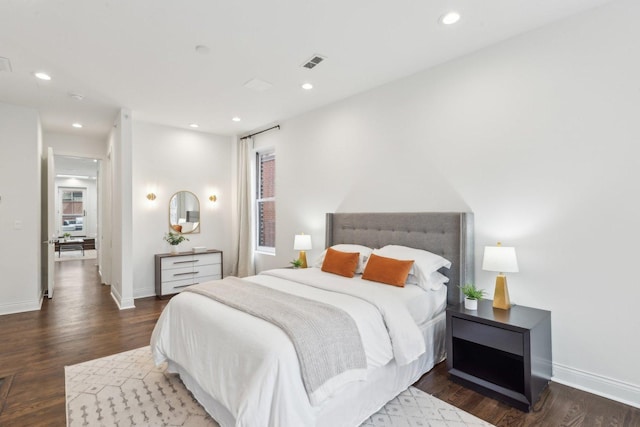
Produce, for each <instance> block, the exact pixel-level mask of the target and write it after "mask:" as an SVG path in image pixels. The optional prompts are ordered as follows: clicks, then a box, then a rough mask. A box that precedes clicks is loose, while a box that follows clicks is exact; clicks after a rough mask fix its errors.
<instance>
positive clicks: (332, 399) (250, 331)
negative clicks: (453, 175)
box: [151, 212, 474, 427]
mask: <svg viewBox="0 0 640 427" xmlns="http://www.w3.org/2000/svg"><path fill="white" fill-rule="evenodd" d="M325 244H326V246H327V247H328V248H329V247H332V246H334V245H338V244H357V245H363V246H367V247H370V248H382V247H384V246H387V245H401V246H405V247H410V248H415V249H421V250H425V251H429V252H431V253H434V254H437V255H441V256H442V257H444V258H446V259H447V260H449V261H450V262H451V266H450V268H449V269H446V268H443V269H441V270H440V272H441V273H443V274H445V275H446V276H447V277H448V278H449V282H448V284H447V285H446V286H444V287H442V288H441V289H440V290H439V291H438V292H435V291H434V292H433V293H428V296H422V297H421V298H422V299H420V298H417V297H406V295H405V294H406V293H407V292H414V294H415V296H418V294H427V292H425V291H422V290H420V291H419V290H416V289H414V288H413V287H411V286H410V285H407V286H406V287H405V288H395V289H393V288H394V287H392V286H388V285H383V284H378V283H376V284H373V283H372V282H368V281H364V280H362V278H361V277H358V276H357V277H354V278H345V277H338V276H336V277H333V276H335V275H331V274H330V273H326V272H322V271H321V270H320V269H318V268H309V269H304V270H300V271H294V270H292V269H277V270H272V271H269V272H263V273H264V274H260V275H257V276H253V277H250V278H247V280H248V281H251V282H254V283H257V284H259V285H261V286H264V287H270V288H275V289H278V290H281V291H283V292H286V293H291V294H294V295H300V296H302V297H304V298H313V299H315V298H317V299H318V300H322V301H324V302H327V303H329V304H332V305H335V306H337V307H342V308H343V309H344V310H345V311H348V312H349V314H350V315H351V316H352V317H353V319H354V321H355V323H356V325H357V328H358V330H359V332H360V335H361V337H362V343H363V346H364V350H365V352H364V354H365V356H366V373H365V378H364V379H359V380H355V381H353V380H352V381H348V382H345V383H344V384H336V387H335V388H334V389H330V390H327V391H326V393H324V394H319V395H315V394H311V393H309V390H308V388H306V387H307V384H306V383H303V379H302V378H301V376H304V375H301V373H300V372H301V371H300V369H301V368H300V365H299V363H298V357H297V356H296V349H295V348H294V347H293V345H292V344H291V341H290V340H289V338H288V337H287V335H286V334H285V333H284V332H283V331H282V330H281V329H279V328H278V327H276V326H274V325H273V324H271V323H268V322H265V321H264V320H262V319H259V318H256V317H253V316H251V315H250V314H247V313H244V312H241V311H238V310H236V309H234V308H232V307H229V306H227V305H224V304H221V303H219V302H217V301H213V300H210V299H208V298H206V297H204V296H203V295H201V294H198V293H195V292H182V293H181V294H179V295H177V296H176V297H174V298H173V299H172V300H171V302H170V303H169V304H168V305H167V307H166V308H165V310H164V311H163V313H162V315H161V317H160V319H159V320H158V323H157V325H156V327H155V329H154V332H153V335H152V339H151V348H152V352H153V355H154V360H155V362H156V363H162V362H165V361H166V362H168V365H169V368H168V369H169V371H171V372H177V373H179V375H180V377H181V379H182V380H183V382H184V383H185V385H186V386H187V388H188V389H189V390H190V391H191V392H192V393H193V394H194V396H195V397H196V399H197V400H198V401H199V402H200V403H201V404H202V405H203V406H204V408H205V409H206V410H207V412H209V413H210V414H211V415H212V417H213V418H214V419H216V421H218V423H220V425H221V426H234V425H235V426H247V427H248V426H251V427H254V426H269V427H276V426H279V427H284V426H357V425H359V424H360V423H362V422H363V421H365V420H366V419H367V418H368V417H369V416H370V415H371V414H373V413H375V412H376V411H377V410H379V409H380V408H381V407H382V406H384V405H385V404H386V403H387V402H388V401H389V400H391V399H393V398H394V397H395V396H396V395H398V394H399V393H400V392H402V391H403V390H405V389H406V388H407V387H408V386H409V385H411V384H413V383H414V382H415V381H416V380H417V379H418V378H420V376H422V375H423V374H424V373H425V372H427V371H428V370H430V369H431V368H432V367H433V366H434V365H435V364H436V363H439V362H440V361H442V360H443V359H444V357H445V342H444V337H445V313H444V308H445V307H446V305H447V304H457V303H459V302H460V301H461V299H462V296H461V293H460V290H459V288H458V286H457V285H458V284H460V283H466V282H471V281H473V259H474V257H473V215H472V214H470V213H459V212H453V213H333V214H327V218H326V242H325ZM329 276H331V277H329ZM365 282H366V283H365ZM305 285H310V286H305ZM345 289H348V290H349V291H344V290H345ZM399 289H403V291H399ZM405 291H406V292H405ZM342 292H346V294H343V293H342ZM359 292H362V293H359ZM398 292H402V295H405V301H404V302H402V301H401V299H402V298H395V297H394V295H396V294H397V295H400V294H399V293H398ZM438 298H439V299H438ZM386 300H388V301H389V302H388V303H389V304H392V303H393V304H395V305H393V304H392V305H389V306H386V305H385V306H383V307H379V306H378V305H383V304H387V302H386ZM416 301H419V302H420V304H418V305H417V306H416ZM411 302H413V309H412V310H410V309H408V308H407V310H404V311H405V312H406V313H408V314H403V313H400V311H403V310H396V308H397V307H396V306H400V305H402V304H405V303H406V304H410V303H411ZM421 305H422V306H425V307H426V306H430V307H431V309H429V310H427V309H426V308H425V312H428V313H427V314H424V315H423V317H420V315H421V314H420V306H421ZM378 310H380V312H385V314H384V315H381V314H380V313H378ZM394 310H395V311H398V314H402V316H399V317H398V318H396V317H393V318H392V317H391V314H390V313H392V312H394ZM374 312H375V313H374ZM372 313H373V314H372ZM376 313H377V314H376ZM386 316H389V317H386ZM394 316H395V314H394ZM403 316H404V317H403ZM407 316H410V318H409V320H410V322H409V323H411V325H409V323H402V322H407V320H406V319H407ZM400 318H401V319H400ZM398 319H400V320H398ZM394 324H395V326H394ZM409 326H410V327H409ZM413 329H415V330H416V331H417V334H418V335H417V336H418V339H415V336H411V337H414V338H413V339H404V338H406V337H410V335H409V334H408V333H407V334H406V336H405V335H403V331H412V330H413ZM387 334H389V335H390V336H391V337H392V338H390V337H389V336H388V335H387ZM403 337H404V338H403ZM403 339H404V341H405V344H403ZM402 345H406V346H405V347H401V346H402ZM416 346H417V347H420V346H422V350H420V351H418V353H416ZM416 354H417V356H416ZM414 356H415V357H414Z"/></svg>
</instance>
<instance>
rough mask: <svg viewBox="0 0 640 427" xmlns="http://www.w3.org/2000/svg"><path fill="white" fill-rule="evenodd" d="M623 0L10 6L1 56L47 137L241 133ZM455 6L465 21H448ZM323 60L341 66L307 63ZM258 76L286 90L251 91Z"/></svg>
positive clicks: (0, 16) (8, 99) (1, 9)
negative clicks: (125, 130) (128, 129)
mask: <svg viewBox="0 0 640 427" xmlns="http://www.w3.org/2000/svg"><path fill="white" fill-rule="evenodd" d="M609 1H610V0H535V1H534V0H482V1H478V0H421V1H416V0H393V1H388V0H387V1H383V0H348V1H345V0H233V1H226V2H223V1H218V0H184V1H175V0H135V1H132V0H90V1H87V0H2V1H0V40H1V43H0V57H5V58H8V59H9V60H10V62H11V68H12V71H10V72H9V71H0V102H5V103H9V104H15V105H24V106H29V107H33V108H36V109H37V110H38V111H39V112H40V117H41V120H42V126H43V129H44V131H45V132H46V131H55V132H67V133H69V132H73V133H78V134H84V135H87V136H89V135H90V136H94V137H95V136H99V137H104V136H106V135H107V134H108V132H109V130H110V129H111V125H112V123H113V120H114V118H115V116H116V114H117V111H118V110H119V109H120V108H127V109H130V110H131V111H132V112H133V116H134V118H135V119H137V120H142V121H147V122H153V123H161V124H165V125H170V126H176V127H182V128H188V125H189V124H190V123H198V124H199V126H200V127H199V130H201V131H205V132H212V133H217V134H223V135H236V134H242V133H246V132H248V131H251V130H255V129H258V128H260V127H263V126H267V125H269V124H272V123H274V122H277V121H278V120H283V119H286V118H289V117H293V116H296V115H298V114H301V113H303V112H305V111H308V110H311V109H314V108H317V107H319V106H322V105H326V104H329V103H331V102H334V101H336V100H339V99H342V98H346V97H349V96H351V95H354V94H356V93H359V92H362V91H365V90H368V89H370V88H373V87H376V86H379V85H382V84H384V83H387V82H390V81H393V80H396V79H399V78H401V77H404V76H407V75H410V74H413V73H416V72H418V71H420V70H423V69H425V68H428V67H431V66H434V65H437V64H440V63H443V62H445V61H448V60H451V59H453V58H455V57H458V56H461V55H465V54H468V53H470V52H473V51H476V50H478V49H481V48H483V47H485V46H488V45H490V44H493V43H496V42H498V41H501V40H504V39H507V38H510V37H513V36H514V35H517V34H519V33H522V32H526V31H529V30H532V29H535V28H537V27H540V26H542V25H545V24H547V23H550V22H553V21H556V20H559V19H562V18H564V17H566V16H569V15H572V14H576V13H579V12H581V11H583V10H586V9H590V8H593V7H596V6H599V5H601V4H604V3H608V2H609ZM451 9H455V10H457V11H458V12H459V13H460V14H461V15H462V19H461V20H460V22H458V23H457V24H455V25H453V26H448V27H447V26H444V25H442V24H440V23H439V18H440V17H441V16H442V14H443V13H445V12H446V11H449V10H451ZM198 45H203V46H206V47H207V48H208V51H209V52H208V53H204V54H202V53H198V52H197V51H196V46H198ZM314 54H320V55H322V56H326V57H327V59H326V60H325V61H324V62H323V63H322V64H320V65H318V66H317V67H316V68H314V69H313V70H308V69H305V68H302V67H301V65H302V64H303V63H304V62H305V61H306V60H308V59H309V58H310V57H311V56H313V55H314ZM36 71H45V72H47V73H49V74H50V75H51V77H52V80H51V81H48V82H45V81H41V80H37V79H36V78H35V77H34V76H33V73H34V72H36ZM254 78H256V79H260V80H263V81H266V82H268V83H270V84H271V85H272V86H271V87H270V88H269V89H268V90H264V91H256V90H254V89H248V88H245V87H244V86H243V85H244V84H245V83H246V82H248V81H249V80H251V79H254ZM304 82H310V83H312V84H313V85H314V89H312V90H309V91H305V90H303V89H302V88H301V87H300V86H301V84H302V83H304ZM70 94H80V95H82V96H83V97H84V99H83V100H81V101H79V100H76V99H74V98H73V97H71V96H70ZM234 116H238V117H240V118H241V121H240V122H233V121H232V120H231V118H232V117H234ZM74 122H80V123H82V125H83V126H84V127H83V128H82V129H74V128H72V127H71V124H72V123H74Z"/></svg>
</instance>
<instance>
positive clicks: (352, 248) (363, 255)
mask: <svg viewBox="0 0 640 427" xmlns="http://www.w3.org/2000/svg"><path fill="white" fill-rule="evenodd" d="M331 249H334V250H336V251H340V252H349V253H354V252H359V253H360V256H359V257H358V266H357V267H356V274H362V272H363V271H364V265H365V264H366V263H367V260H368V259H369V255H371V252H373V249H371V248H368V247H366V246H362V245H351V244H340V245H333V246H331ZM326 253H327V250H326V249H325V250H324V251H322V254H321V255H320V257H318V259H317V260H316V262H315V263H314V264H313V266H314V267H317V268H321V267H322V263H323V262H324V256H325V254H326Z"/></svg>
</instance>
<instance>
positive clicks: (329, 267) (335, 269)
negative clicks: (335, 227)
mask: <svg viewBox="0 0 640 427" xmlns="http://www.w3.org/2000/svg"><path fill="white" fill-rule="evenodd" d="M359 257H360V253H359V252H340V251H336V250H335V249H331V248H328V249H327V253H326V254H325V256H324V261H323V262H322V271H326V272H327V273H333V274H339V275H340V276H344V277H353V275H354V274H355V272H356V267H358V258H359Z"/></svg>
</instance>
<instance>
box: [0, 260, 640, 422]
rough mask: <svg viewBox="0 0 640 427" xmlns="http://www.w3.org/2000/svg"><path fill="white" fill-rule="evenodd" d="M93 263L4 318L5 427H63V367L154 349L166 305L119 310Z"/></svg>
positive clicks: (491, 415) (76, 264)
mask: <svg viewBox="0 0 640 427" xmlns="http://www.w3.org/2000/svg"><path fill="white" fill-rule="evenodd" d="M94 264H95V261H94V260H84V261H66V262H61V263H57V264H56V279H57V280H56V282H57V288H56V292H55V294H54V298H53V299H52V300H45V302H44V304H43V306H42V310H41V311H36V312H29V313H21V314H12V315H6V316H0V343H2V344H1V345H0V378H5V377H6V378H8V379H9V381H5V382H4V383H3V384H1V385H0V426H2V427H5V426H7V427H8V426H19V427H24V426H29V427H31V426H64V425H65V423H66V421H65V407H64V405H65V394H64V393H65V392H64V366H65V365H73V364H76V363H80V362H84V361H87V360H91V359H95V358H98V357H102V356H107V355H110V354H114V353H119V352H121V351H125V350H131V349H134V348H138V347H142V346H145V345H148V344H149V338H150V336H151V331H152V330H153V326H154V324H155V322H156V320H157V318H158V316H159V315H160V313H161V311H162V309H163V308H164V306H165V305H166V304H167V302H168V300H157V299H155V298H144V299H138V300H136V308H135V309H131V310H123V311H120V310H118V308H117V307H116V304H115V303H114V302H113V300H112V299H111V296H110V295H109V287H108V286H103V285H101V284H100V281H99V277H98V273H97V268H96V266H95V265H94ZM7 384H9V386H10V387H7ZM416 386H417V387H418V388H420V389H422V390H424V391H426V392H427V393H430V394H433V395H434V396H436V397H438V398H440V399H442V400H444V401H447V402H449V403H451V404H453V405H455V406H457V407H459V408H462V409H464V410H465V411H467V412H470V413H472V414H474V415H476V416H478V417H480V418H482V419H484V420H486V421H488V422H490V423H492V424H495V425H497V426H603V427H604V426H629V427H632V426H640V409H635V408H632V407H630V406H626V405H622V404H620V403H617V402H614V401H611V400H608V399H604V398H601V397H598V396H594V395H592V394H589V393H585V392H582V391H579V390H575V389H572V388H570V387H565V386H563V385H560V384H555V383H552V384H551V385H550V387H548V388H547V390H546V391H545V392H544V393H543V396H542V398H541V400H540V401H539V402H538V404H537V405H536V406H535V408H534V410H533V411H532V412H531V413H528V414H525V413H523V412H520V411H518V410H516V409H512V408H510V407H509V406H507V405H504V404H501V403H499V402H497V401H495V400H493V399H489V398H486V397H484V396H482V395H480V394H478V393H476V392H474V391H471V390H468V389H466V388H464V387H462V386H459V385H457V384H455V383H453V382H451V381H449V379H448V378H447V373H446V367H445V366H444V363H441V364H440V365H438V366H436V367H435V368H434V369H433V370H431V372H429V373H427V374H425V375H424V376H423V377H422V378H421V379H420V380H419V381H418V382H417V383H416ZM6 391H8V394H7V395H6V402H5V405H4V410H3V407H2V397H3V394H4V392H6ZM296 427H298V426H296Z"/></svg>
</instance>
